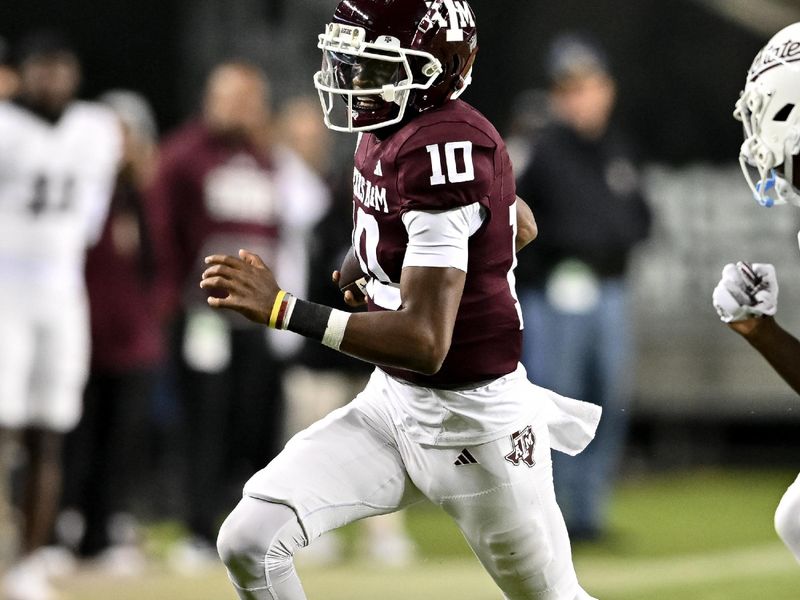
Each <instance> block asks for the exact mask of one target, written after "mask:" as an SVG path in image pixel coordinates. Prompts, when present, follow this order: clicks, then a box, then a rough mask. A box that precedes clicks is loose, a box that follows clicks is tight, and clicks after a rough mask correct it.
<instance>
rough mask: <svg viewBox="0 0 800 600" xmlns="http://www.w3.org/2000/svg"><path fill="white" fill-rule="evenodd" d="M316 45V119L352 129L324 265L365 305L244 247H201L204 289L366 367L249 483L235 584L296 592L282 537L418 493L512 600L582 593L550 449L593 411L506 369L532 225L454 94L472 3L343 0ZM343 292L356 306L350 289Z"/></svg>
mask: <svg viewBox="0 0 800 600" xmlns="http://www.w3.org/2000/svg"><path fill="white" fill-rule="evenodd" d="M319 46H320V48H321V49H322V51H323V63H322V68H321V70H320V71H319V72H318V73H317V74H316V75H315V76H314V83H315V86H316V88H317V89H318V91H319V92H320V99H321V100H322V106H323V111H324V119H325V123H326V124H327V125H328V126H329V127H330V128H331V129H334V130H340V131H348V132H358V133H359V136H358V138H357V148H356V153H355V165H354V169H353V171H352V174H353V190H352V192H353V193H352V200H353V216H352V219H353V221H351V220H350V218H348V219H347V221H348V222H353V247H354V248H353V250H354V252H355V254H354V255H353V259H352V260H351V261H349V262H348V263H345V264H346V265H348V267H347V268H344V267H343V268H342V269H341V270H340V271H339V272H337V273H336V276H335V277H334V279H335V280H336V281H337V283H341V284H342V285H344V284H347V283H350V282H353V281H357V279H358V278H360V277H359V276H360V275H366V274H367V273H369V280H368V282H367V283H366V299H367V307H368V310H367V312H346V311H342V310H338V309H334V308H332V307H330V306H325V305H321V304H316V303H312V302H308V301H306V300H303V299H301V298H299V297H296V296H295V295H294V294H293V293H291V294H290V293H287V292H286V291H285V290H283V289H281V288H280V286H279V285H278V283H277V280H276V279H275V277H276V275H273V272H272V270H271V269H270V268H269V267H267V266H266V264H265V263H264V262H263V261H262V260H261V259H260V258H259V257H258V256H257V255H256V254H253V253H251V252H249V251H246V250H240V252H239V253H238V257H236V256H230V255H227V256H226V255H222V254H215V255H212V256H209V257H207V258H206V263H207V268H206V270H205V271H204V272H203V275H202V280H201V283H200V287H201V288H202V289H204V290H208V291H212V292H213V295H211V296H209V298H208V303H209V305H210V306H212V307H216V308H228V309H232V310H233V311H236V312H238V313H240V314H243V315H245V316H247V317H248V318H250V319H251V320H253V321H254V322H257V323H261V324H262V325H264V324H266V325H269V326H270V328H272V329H275V330H289V331H293V332H295V333H298V334H300V335H302V336H304V337H307V338H310V339H312V340H314V341H317V342H321V343H322V344H323V345H325V346H327V347H328V348H331V349H333V350H336V351H340V352H343V353H346V354H349V355H351V356H354V357H357V358H361V359H362V360H364V361H367V362H370V363H372V364H373V365H380V366H376V368H375V369H374V370H373V373H372V375H371V377H370V380H369V383H368V384H367V386H366V388H364V390H363V391H362V392H361V393H360V394H358V396H356V398H355V399H354V400H352V401H351V402H350V403H349V404H347V405H346V406H344V407H342V408H339V409H337V410H335V411H334V412H332V413H330V414H329V415H327V416H326V417H325V418H323V419H322V420H321V421H318V422H317V423H315V424H313V425H312V426H310V427H308V428H307V429H305V430H304V431H302V432H300V433H299V434H297V435H296V436H294V437H293V438H292V439H291V440H290V441H289V442H288V443H287V444H286V447H285V448H284V450H283V451H282V452H281V454H280V455H279V456H278V457H276V458H275V459H274V460H273V461H272V462H270V463H269V465H267V466H266V467H265V468H264V469H263V470H261V471H259V472H258V473H256V474H255V475H254V476H253V477H252V478H251V479H250V480H249V481H248V482H247V483H246V484H245V487H244V497H243V498H242V500H241V502H240V503H239V505H238V506H237V507H236V508H235V509H234V511H233V512H232V513H231V514H230V515H229V516H228V518H227V519H226V520H225V522H224V524H223V525H222V528H221V529H220V534H219V540H218V549H219V552H220V556H221V557H222V559H223V562H224V563H225V564H226V566H227V568H228V574H229V577H230V580H231V582H232V583H233V585H234V588H235V589H236V593H237V594H238V595H239V597H240V598H241V599H243V600H304V599H305V597H306V596H305V593H304V591H303V588H302V584H301V583H300V580H299V578H298V576H297V574H296V572H295V569H294V564H293V555H294V553H295V551H296V550H298V549H299V548H302V547H305V546H306V545H308V544H309V542H311V541H313V540H314V539H316V538H317V537H319V536H320V535H322V534H324V533H326V532H327V531H331V530H333V529H337V528H339V527H342V526H344V525H346V524H348V523H351V522H354V521H357V520H360V519H364V518H367V517H372V516H375V515H380V514H386V513H391V512H395V511H398V510H401V509H403V508H405V507H407V506H409V505H411V504H413V503H415V502H417V501H421V500H422V499H424V498H426V497H427V498H428V499H430V500H431V501H433V502H434V503H436V504H438V505H439V506H441V507H442V508H443V509H444V510H445V511H446V512H447V513H448V514H449V515H450V516H451V517H452V518H453V520H454V521H455V522H456V523H457V524H458V526H459V527H460V529H461V531H462V532H463V533H464V536H465V538H466V540H467V542H468V543H469V544H470V546H471V547H472V548H473V550H474V551H475V554H476V555H477V557H478V558H479V560H480V561H481V563H482V564H483V566H484V568H485V569H486V571H487V572H488V573H489V575H491V576H492V578H493V579H494V581H495V583H496V585H497V586H498V588H499V589H501V590H502V592H503V594H504V595H505V597H506V598H507V599H508V600H529V599H530V598H549V599H551V600H587V599H588V598H590V596H589V595H588V594H587V593H586V592H585V591H584V590H583V589H582V588H581V586H580V584H579V582H578V579H577V576H576V574H575V569H574V566H573V563H572V555H571V549H570V543H569V539H568V536H567V530H566V527H565V526H564V521H563V519H562V517H561V513H560V511H559V508H558V505H557V504H556V500H555V494H554V492H553V486H552V471H551V463H550V448H551V445H552V446H553V447H556V448H561V449H562V450H563V451H570V452H573V453H575V452H580V451H581V450H582V449H583V448H584V447H585V446H586V444H588V443H589V441H590V440H591V438H592V437H593V435H594V430H595V428H596V425H597V420H598V419H599V416H600V410H599V409H598V408H597V407H595V406H593V405H590V404H588V403H583V402H578V401H575V400H569V399H566V398H562V397H560V396H558V395H556V394H554V393H552V392H550V391H549V390H544V389H542V388H538V387H536V386H534V385H533V384H531V383H530V382H528V380H527V377H526V374H525V370H524V368H523V367H522V366H521V365H520V364H519V355H520V350H521V343H522V339H521V338H522V320H521V318H520V314H519V308H518V305H517V301H516V295H515V290H514V278H513V269H514V266H515V263H516V258H515V252H516V250H517V249H519V248H521V247H522V246H524V245H525V244H527V243H528V242H530V241H531V240H532V238H533V237H535V221H534V219H533V215H532V214H531V213H530V211H529V210H527V205H525V204H524V203H523V202H522V201H519V200H518V199H517V197H516V195H515V185H514V176H513V169H512V168H511V165H510V160H509V157H508V154H507V152H506V150H505V144H504V143H503V140H502V139H501V138H500V136H499V134H498V133H497V131H496V130H495V129H494V127H493V126H492V125H491V124H490V123H489V122H488V121H487V120H486V119H485V117H483V116H482V115H481V114H480V113H479V112H478V111H477V110H475V109H474V108H472V107H471V106H470V105H469V104H467V103H466V102H463V101H461V100H460V99H458V97H459V96H460V95H461V93H462V92H463V91H464V90H465V89H466V87H467V85H468V84H469V82H470V80H471V76H472V66H473V62H474V59H475V56H476V53H477V50H478V48H477V28H476V25H475V14H474V12H473V11H472V8H471V7H470V5H469V3H468V2H466V1H465V0H447V1H446V2H445V1H442V0H435V1H434V2H431V3H428V2H425V1H424V0H393V1H389V2H387V1H385V0H343V1H342V2H340V3H339V4H338V6H337V7H336V9H335V11H334V14H333V18H332V22H331V23H329V24H328V25H327V26H326V28H325V31H324V33H323V34H322V35H321V36H320V38H319ZM518 219H519V224H520V225H521V226H522V227H521V228H520V229H519V230H518V229H517V224H518ZM518 231H519V236H518V235H517V234H518ZM356 265H358V266H356ZM277 276H278V277H279V275H277ZM287 287H288V286H287ZM289 289H291V288H289ZM345 299H346V300H347V301H348V303H349V304H351V305H355V304H358V302H357V298H356V295H355V292H354V291H353V290H347V291H346V292H345ZM283 335H286V334H283ZM408 595H409V596H413V593H411V592H410V593H409V594H408Z"/></svg>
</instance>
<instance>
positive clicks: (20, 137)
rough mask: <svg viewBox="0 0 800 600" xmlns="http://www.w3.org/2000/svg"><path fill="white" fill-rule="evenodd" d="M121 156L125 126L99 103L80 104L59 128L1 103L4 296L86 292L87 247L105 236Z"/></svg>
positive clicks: (0, 269)
mask: <svg viewBox="0 0 800 600" xmlns="http://www.w3.org/2000/svg"><path fill="white" fill-rule="evenodd" d="M120 152H121V133H120V127H119V124H118V121H117V119H116V117H115V115H114V114H113V113H112V112H111V111H110V110H109V109H107V108H105V107H102V106H100V105H99V104H95V103H90V102H73V103H72V104H71V105H70V106H69V107H68V108H67V109H66V111H65V112H64V114H63V115H62V116H61V118H60V119H59V120H58V121H57V122H55V123H51V122H49V121H47V120H45V119H43V118H42V117H40V116H39V115H37V114H35V113H33V112H31V111H29V110H27V109H25V108H24V107H22V106H19V105H17V104H14V103H12V102H0V290H3V289H11V290H14V291H16V293H17V295H18V296H19V297H22V298H25V297H26V296H29V295H30V294H31V293H35V294H44V295H56V296H58V295H60V294H65V293H66V294H73V293H76V292H78V293H80V292H81V291H82V290H83V269H84V260H85V252H86V248H87V247H88V246H90V245H92V244H93V243H94V242H95V241H97V239H98V238H99V236H100V234H101V232H102V227H103V224H104V221H105V218H106V215H107V212H108V205H109V200H110V197H111V193H112V189H113V184H114V179H115V175H116V170H117V165H118V163H119V159H120ZM20 290H25V292H26V293H25V294H22V295H19V291H20Z"/></svg>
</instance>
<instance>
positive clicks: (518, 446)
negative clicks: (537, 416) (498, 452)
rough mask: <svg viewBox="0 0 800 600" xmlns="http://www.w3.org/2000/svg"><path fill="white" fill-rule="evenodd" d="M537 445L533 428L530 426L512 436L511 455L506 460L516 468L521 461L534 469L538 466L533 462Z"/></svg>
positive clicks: (507, 455)
mask: <svg viewBox="0 0 800 600" xmlns="http://www.w3.org/2000/svg"><path fill="white" fill-rule="evenodd" d="M535 444H536V437H535V436H534V435H533V431H532V430H531V426H530V425H528V426H527V427H526V428H525V429H523V430H522V431H517V432H516V433H512V434H511V448H512V450H511V453H510V454H506V456H505V459H506V460H507V461H508V462H510V463H511V464H512V465H514V466H515V467H517V466H519V463H520V461H522V462H523V463H525V464H526V465H528V466H529V467H532V466H533V465H535V464H536V462H535V461H534V460H533V447H534V445H535Z"/></svg>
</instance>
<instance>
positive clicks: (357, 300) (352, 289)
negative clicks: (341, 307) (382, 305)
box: [331, 271, 367, 308]
mask: <svg viewBox="0 0 800 600" xmlns="http://www.w3.org/2000/svg"><path fill="white" fill-rule="evenodd" d="M341 278H342V274H341V273H340V272H339V271H334V272H333V273H331V279H332V280H333V283H335V284H336V286H337V287H340V286H339V281H340V280H341ZM342 296H343V297H344V303H345V304H347V306H350V307H352V308H359V307H361V306H366V304H367V297H366V296H365V295H364V294H362V293H361V290H360V289H359V288H358V286H356V285H355V284H353V285H351V286H349V287H347V288H345V289H344V290H342Z"/></svg>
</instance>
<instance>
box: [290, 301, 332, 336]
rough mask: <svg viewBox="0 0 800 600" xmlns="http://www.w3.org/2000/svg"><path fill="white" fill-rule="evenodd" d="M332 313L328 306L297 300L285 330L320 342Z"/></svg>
mask: <svg viewBox="0 0 800 600" xmlns="http://www.w3.org/2000/svg"><path fill="white" fill-rule="evenodd" d="M332 312H333V309H332V308H331V307H330V306H322V305H321V304H314V303H313V302H307V301H306V300H300V298H298V299H297V300H296V301H295V304H294V309H293V310H292V316H291V319H290V320H289V325H288V327H287V329H288V330H289V331H294V332H295V333H299V334H300V335H303V336H305V337H309V338H311V339H314V340H317V341H318V342H321V341H322V338H323V337H324V336H325V330H326V329H327V327H328V319H329V318H330V316H331V313H332Z"/></svg>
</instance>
